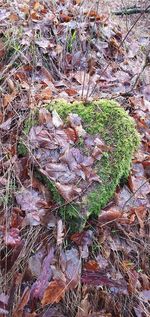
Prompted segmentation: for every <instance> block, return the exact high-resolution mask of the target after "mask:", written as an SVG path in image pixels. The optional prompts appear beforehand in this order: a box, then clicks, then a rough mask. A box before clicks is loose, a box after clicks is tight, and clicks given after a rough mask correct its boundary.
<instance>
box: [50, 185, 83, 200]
mask: <svg viewBox="0 0 150 317" xmlns="http://www.w3.org/2000/svg"><path fill="white" fill-rule="evenodd" d="M56 187H57V189H58V191H59V193H60V194H61V196H62V197H63V198H64V199H65V200H66V201H67V202H69V201H72V200H73V199H75V198H77V197H78V196H79V195H80V194H81V192H82V190H81V188H79V187H77V186H75V185H64V184H63V185H62V184H60V183H58V182H57V183H56Z"/></svg>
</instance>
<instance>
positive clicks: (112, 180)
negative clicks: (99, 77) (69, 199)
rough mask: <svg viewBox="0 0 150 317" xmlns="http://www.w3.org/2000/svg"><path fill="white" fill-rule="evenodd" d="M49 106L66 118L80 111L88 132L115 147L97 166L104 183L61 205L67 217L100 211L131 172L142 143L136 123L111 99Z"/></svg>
mask: <svg viewBox="0 0 150 317" xmlns="http://www.w3.org/2000/svg"><path fill="white" fill-rule="evenodd" d="M46 108H47V109H48V110H53V109H56V111H57V112H58V114H59V115H60V116H61V118H62V119H63V120H64V121H65V119H66V118H67V115H68V114H69V113H76V114H78V115H79V116H80V117H81V119H82V120H83V127H84V129H85V130H86V131H87V132H88V133H90V134H92V135H93V134H97V133H98V134H100V136H101V137H102V139H103V140H104V141H105V144H106V145H108V146H111V147H112V151H110V152H107V153H104V154H103V156H102V159H101V160H100V161H98V162H97V163H96V166H95V169H96V172H97V174H98V175H99V176H100V178H101V181H102V183H101V184H97V183H96V184H94V186H93V187H91V188H90V190H89V191H88V193H86V194H85V195H84V196H83V197H82V198H80V201H75V202H73V203H71V204H66V206H63V207H61V208H60V211H61V214H63V216H64V217H65V218H67V219H68V217H74V218H80V217H81V218H82V217H83V218H84V217H87V216H89V215H91V214H96V215H97V214H99V212H100V210H101V209H102V208H103V207H104V206H105V205H106V204H107V203H108V201H109V200H110V199H111V198H112V196H113V194H114V192H115V189H116V186H117V185H118V184H119V183H120V180H121V179H122V178H123V177H127V176H128V174H129V171H130V167H131V160H132V156H133V153H134V152H135V150H136V149H137V147H138V144H139V135H138V133H137V131H136V129H135V123H134V121H133V119H132V118H130V116H129V115H128V114H127V113H126V112H125V110H124V109H123V108H121V107H120V106H119V104H118V103H116V102H114V101H109V100H99V101H95V102H92V103H89V104H86V105H84V104H83V103H81V102H74V103H72V104H71V103H67V102H66V101H64V100H56V101H53V102H52V103H50V104H49V105H47V106H46ZM26 126H27V124H26ZM49 185H50V186H49V187H50V188H51V190H52V193H53V197H54V199H55V201H57V203H58V204H60V205H61V204H62V202H63V199H62V198H61V197H60V195H59V194H58V193H57V190H56V189H55V188H54V186H52V183H51V182H50V183H49ZM84 215H86V216H84Z"/></svg>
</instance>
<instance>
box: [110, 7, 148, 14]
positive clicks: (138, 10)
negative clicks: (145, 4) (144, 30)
mask: <svg viewBox="0 0 150 317" xmlns="http://www.w3.org/2000/svg"><path fill="white" fill-rule="evenodd" d="M137 13H150V9H149V8H148V9H142V8H139V7H135V8H123V9H122V10H119V11H113V12H112V14H114V15H130V14H137Z"/></svg>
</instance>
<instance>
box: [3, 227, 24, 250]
mask: <svg viewBox="0 0 150 317" xmlns="http://www.w3.org/2000/svg"><path fill="white" fill-rule="evenodd" d="M19 233H20V231H19V229H18V228H11V229H10V230H7V231H6V232H5V235H4V237H3V239H4V242H5V244H6V245H11V246H12V247H14V246H16V245H18V244H20V242H21V237H20V236H19Z"/></svg>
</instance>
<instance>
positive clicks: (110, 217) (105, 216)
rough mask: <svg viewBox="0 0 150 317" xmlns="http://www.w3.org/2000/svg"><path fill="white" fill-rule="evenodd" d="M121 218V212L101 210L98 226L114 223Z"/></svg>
mask: <svg viewBox="0 0 150 317" xmlns="http://www.w3.org/2000/svg"><path fill="white" fill-rule="evenodd" d="M121 216H122V211H121V210H108V211H105V210H103V211H102V212H101V214H100V216H99V217H98V221H99V224H100V225H101V224H105V223H107V222H108V223H109V222H111V221H116V220H118V219H119V218H120V217H121Z"/></svg>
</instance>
